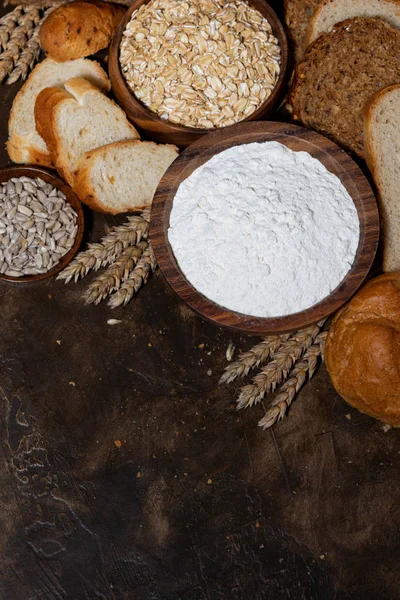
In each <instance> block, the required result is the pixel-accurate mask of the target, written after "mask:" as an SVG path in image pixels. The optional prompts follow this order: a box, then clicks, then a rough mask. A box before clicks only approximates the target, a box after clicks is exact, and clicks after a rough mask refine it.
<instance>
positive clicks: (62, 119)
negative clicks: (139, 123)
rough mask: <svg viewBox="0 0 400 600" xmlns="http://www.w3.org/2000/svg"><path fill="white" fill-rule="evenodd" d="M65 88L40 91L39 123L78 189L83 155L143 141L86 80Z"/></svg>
mask: <svg viewBox="0 0 400 600" xmlns="http://www.w3.org/2000/svg"><path fill="white" fill-rule="evenodd" d="M64 86H65V89H61V88H56V87H51V88H46V89H44V90H43V91H42V92H40V94H39V96H38V97H37V99H36V104H35V121H36V128H37V130H38V132H39V133H40V135H41V136H42V137H43V139H44V140H45V142H46V144H47V146H48V148H49V150H50V151H51V157H52V160H53V162H54V164H55V166H56V168H57V170H58V172H59V173H60V175H61V176H62V177H63V178H64V179H65V180H66V181H67V182H68V183H69V184H70V185H71V186H72V187H74V173H75V171H76V169H77V166H78V162H79V159H80V157H81V156H82V154H85V152H88V151H89V150H93V149H94V148H98V147H99V146H104V145H105V144H111V143H112V142H119V141H121V140H129V139H139V134H138V132H137V131H136V129H135V128H134V127H133V125H131V123H129V121H128V119H127V118H126V115H125V113H124V111H123V110H122V109H121V108H120V107H119V106H118V105H117V104H115V102H113V101H112V100H110V99H109V98H107V96H105V95H104V94H103V93H102V92H101V91H100V90H99V88H97V87H96V86H95V85H93V84H91V83H90V82H89V81H87V80H86V79H83V78H75V79H70V80H68V81H67V82H66V83H65V84H64Z"/></svg>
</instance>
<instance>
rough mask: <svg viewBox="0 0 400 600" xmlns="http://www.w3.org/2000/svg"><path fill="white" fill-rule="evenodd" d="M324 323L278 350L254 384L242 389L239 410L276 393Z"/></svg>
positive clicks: (313, 327) (293, 338)
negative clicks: (269, 394)
mask: <svg viewBox="0 0 400 600" xmlns="http://www.w3.org/2000/svg"><path fill="white" fill-rule="evenodd" d="M323 323H324V322H321V323H318V324H317V325H311V326H310V327H306V328H305V329H301V330H300V331H297V332H296V333H294V334H293V335H291V336H290V337H289V339H288V340H287V341H285V342H283V344H282V345H281V346H280V347H279V348H278V350H277V352H276V353H275V354H274V355H273V356H272V360H271V361H270V362H269V363H267V364H266V365H265V367H263V368H262V370H261V371H260V373H258V374H257V375H256V376H255V377H254V379H253V382H252V383H251V384H249V385H246V386H244V387H243V388H242V389H241V392H240V395H239V398H238V399H237V409H238V410H239V409H241V408H247V407H248V406H253V404H256V403H257V402H260V400H262V399H263V398H264V396H265V394H266V393H268V392H271V391H274V390H275V388H276V386H277V385H279V384H280V383H281V382H282V381H283V380H284V379H285V378H286V377H287V374H288V373H289V371H290V369H291V368H292V366H293V364H294V362H296V361H297V360H298V359H299V358H300V357H301V356H302V355H303V354H304V352H305V351H306V350H307V348H309V346H311V344H312V343H313V341H314V339H315V338H316V337H317V335H318V333H319V332H320V329H321V327H322V325H323Z"/></svg>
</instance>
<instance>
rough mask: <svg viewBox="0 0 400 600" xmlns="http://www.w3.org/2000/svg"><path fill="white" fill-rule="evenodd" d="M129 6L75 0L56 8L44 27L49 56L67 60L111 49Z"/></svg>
mask: <svg viewBox="0 0 400 600" xmlns="http://www.w3.org/2000/svg"><path fill="white" fill-rule="evenodd" d="M124 12H125V9H124V8H123V7H122V6H115V5H113V4H110V3H107V2H98V1H93V2H71V3H70V4H65V5H64V6H60V7H59V8H57V9H56V10H54V11H53V12H52V13H51V14H50V15H49V16H48V17H47V19H45V21H44V22H43V25H42V26H41V28H40V43H41V45H42V48H43V50H44V51H45V52H46V54H47V56H49V57H50V58H53V59H54V60H57V61H59V62H64V61H66V60H74V59H76V58H82V57H83V56H89V55H90V54H95V53H96V52H98V51H99V50H102V48H107V46H108V45H109V44H110V42H111V38H112V36H113V34H114V31H115V29H116V28H117V26H118V24H119V22H120V20H121V17H122V15H123V14H124Z"/></svg>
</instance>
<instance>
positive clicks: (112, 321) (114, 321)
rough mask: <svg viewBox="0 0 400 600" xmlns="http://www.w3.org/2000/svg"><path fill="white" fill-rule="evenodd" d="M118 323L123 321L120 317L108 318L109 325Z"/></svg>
mask: <svg viewBox="0 0 400 600" xmlns="http://www.w3.org/2000/svg"><path fill="white" fill-rule="evenodd" d="M118 323H122V321H121V320H120V319H108V321H107V325H118Z"/></svg>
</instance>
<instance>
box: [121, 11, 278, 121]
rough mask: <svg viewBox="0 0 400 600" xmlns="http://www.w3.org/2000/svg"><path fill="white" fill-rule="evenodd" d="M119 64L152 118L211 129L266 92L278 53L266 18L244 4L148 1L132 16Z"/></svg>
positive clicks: (253, 106) (245, 113)
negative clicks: (151, 114)
mask: <svg viewBox="0 0 400 600" xmlns="http://www.w3.org/2000/svg"><path fill="white" fill-rule="evenodd" d="M120 63H121V68H122V71H123V74H124V76H125V79H126V81H127V83H128V85H129V87H130V88H131V90H132V91H133V93H134V94H135V95H136V97H137V98H138V99H139V100H140V101H141V102H142V103H143V104H144V105H145V106H147V107H148V108H150V110H152V111H153V112H154V113H156V114H157V115H158V116H159V117H161V118H162V119H165V120H168V121H171V122H172V123H179V124H181V125H186V126H189V127H198V128H205V129H212V128H214V127H225V126H227V125H232V124H234V123H237V122H239V121H241V120H243V119H246V118H247V117H249V116H250V115H251V114H252V113H254V112H255V111H256V110H257V109H258V108H259V107H260V106H261V104H262V103H263V102H264V101H265V100H266V99H267V98H268V97H269V96H270V95H271V92H272V90H273V88H274V87H275V85H276V82H277V80H278V77H279V73H280V68H281V52H280V47H279V44H278V40H277V39H276V37H274V35H273V33H272V29H271V26H270V24H269V22H268V21H267V19H265V18H264V17H263V16H262V15H261V13H260V12H259V11H257V10H256V9H254V8H252V7H251V6H249V5H248V4H247V3H246V2H245V1H244V0H238V1H237V2H229V1H228V2H224V0H193V2H191V3H190V4H189V3H188V2H186V1H185V0H150V2H149V3H148V4H143V5H142V6H141V7H140V8H139V9H138V10H136V11H134V12H133V13H132V18H131V20H130V21H129V23H128V25H127V27H126V29H125V32H124V34H123V37H122V42H121V47H120Z"/></svg>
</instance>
